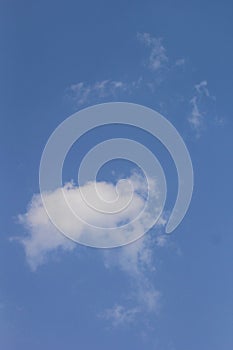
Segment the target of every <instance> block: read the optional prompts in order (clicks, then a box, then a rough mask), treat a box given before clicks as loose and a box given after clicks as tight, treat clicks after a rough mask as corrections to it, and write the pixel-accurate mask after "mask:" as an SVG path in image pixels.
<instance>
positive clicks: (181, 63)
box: [175, 58, 186, 67]
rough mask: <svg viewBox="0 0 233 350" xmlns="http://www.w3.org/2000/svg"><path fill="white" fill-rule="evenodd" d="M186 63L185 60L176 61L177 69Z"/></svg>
mask: <svg viewBox="0 0 233 350" xmlns="http://www.w3.org/2000/svg"><path fill="white" fill-rule="evenodd" d="M185 63H186V61H185V59H184V58H179V59H178V60H176V61H175V66H176V67H181V66H184V65H185Z"/></svg>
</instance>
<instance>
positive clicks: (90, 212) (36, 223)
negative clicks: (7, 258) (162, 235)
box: [19, 174, 159, 270]
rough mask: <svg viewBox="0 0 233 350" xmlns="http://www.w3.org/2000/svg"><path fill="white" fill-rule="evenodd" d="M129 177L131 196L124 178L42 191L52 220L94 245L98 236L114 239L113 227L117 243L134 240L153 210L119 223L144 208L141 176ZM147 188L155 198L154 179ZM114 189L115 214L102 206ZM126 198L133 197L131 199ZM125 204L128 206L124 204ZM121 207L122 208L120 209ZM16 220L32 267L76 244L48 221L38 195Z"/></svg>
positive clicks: (73, 236) (143, 185) (143, 190)
mask: <svg viewBox="0 0 233 350" xmlns="http://www.w3.org/2000/svg"><path fill="white" fill-rule="evenodd" d="M128 180H129V181H130V182H131V185H132V186H133V188H134V192H133V197H132V198H131V195H132V193H129V183H127V182H126V181H121V182H119V183H118V184H116V185H113V184H111V183H106V182H97V183H96V182H88V183H87V184H86V185H84V186H83V187H77V186H75V185H74V184H72V183H69V184H66V185H65V186H64V187H63V188H59V189H57V190H55V191H53V192H51V193H46V194H44V198H45V200H46V204H47V206H48V207H49V212H50V214H51V215H52V218H53V222H55V224H56V226H57V227H59V228H61V229H62V231H63V232H66V233H67V232H68V233H69V237H72V238H73V239H74V240H78V241H79V240H80V239H82V238H83V237H85V238H86V237H88V238H89V240H91V241H92V242H93V244H94V245H95V242H97V243H98V244H99V242H101V239H104V240H106V239H109V242H111V240H112V239H113V236H112V228H117V233H118V235H117V236H115V237H117V240H119V242H120V243H124V240H125V239H128V238H129V237H130V238H132V239H130V240H133V239H135V237H138V230H139V229H140V230H144V229H145V231H146V228H147V225H148V222H150V220H153V218H154V215H155V213H154V212H153V213H150V212H148V211H146V210H145V211H144V212H143V214H142V215H141V219H140V220H138V221H136V220H135V221H133V222H132V223H130V224H129V225H126V226H121V225H122V223H128V222H131V221H132V220H133V219H135V218H136V216H137V215H138V214H139V213H140V212H141V210H142V209H143V208H144V205H145V201H146V197H145V193H146V192H145V191H146V187H145V182H144V178H141V177H140V176H137V175H136V174H134V175H132V176H131V177H130V178H129V179H128ZM149 187H150V191H151V194H152V196H153V193H154V196H155V197H156V195H157V194H156V191H157V190H156V187H155V182H154V180H151V181H149ZM96 189H97V192H98V193H99V194H100V195H101V198H104V199H105V200H107V201H108V202H105V201H102V200H101V201H100V200H99V198H98V196H97V194H96V193H97V192H96ZM117 190H118V193H119V194H120V196H119V198H118V200H116V201H115V202H113V203H112V204H113V206H111V210H113V211H116V213H114V214H109V213H106V208H105V206H106V207H108V206H109V201H114V199H116V194H117ZM81 191H82V193H81ZM153 191H154V192H153ZM83 194H85V197H86V198H88V200H89V202H90V203H91V204H92V205H93V206H94V207H95V208H96V207H97V206H99V205H100V204H102V203H103V207H99V208H100V209H101V210H102V209H103V211H104V212H98V211H96V210H95V209H93V208H91V207H90V206H89V205H88V204H87V203H86V202H85V201H84V199H83ZM64 195H65V197H66V199H67V201H68V203H69V205H70V207H71V208H72V210H73V211H74V213H75V214H76V215H78V217H79V218H77V216H75V215H74V213H73V212H72V211H71V210H70V208H69V207H68V206H67V205H66V201H64ZM129 198H131V199H132V200H131V201H130V202H129ZM128 202H129V203H128ZM127 203H128V205H127V206H126V207H125V204H127ZM124 207H125V209H124V210H120V209H121V208H124ZM158 210H159V208H158ZM19 221H20V223H21V224H23V225H24V227H25V228H26V230H27V235H26V236H24V237H22V238H19V241H20V242H21V243H22V244H23V246H24V248H25V252H26V257H27V260H28V262H29V264H30V266H31V268H32V269H33V270H35V269H36V268H37V267H38V266H39V265H41V264H43V263H44V262H45V261H46V259H47V257H48V255H49V254H50V253H51V252H52V251H54V250H57V249H62V250H65V251H70V250H72V249H74V247H75V244H74V243H73V242H72V241H71V240H69V239H67V238H66V237H65V236H64V235H62V234H61V233H60V232H59V231H58V230H57V229H56V227H55V226H54V225H53V224H52V223H51V221H50V219H49V217H48V215H47V213H46V211H45V209H44V207H43V204H42V200H41V196H40V195H34V196H33V198H32V201H31V203H30V205H29V207H28V210H27V212H26V213H25V214H23V215H19ZM86 223H88V225H87V224H86ZM120 226H121V227H120ZM96 227H102V228H103V229H100V230H99V229H96ZM106 237H107V238H106ZM136 247H137V242H136V245H135V247H134V248H132V247H131V248H129V254H130V249H134V250H135V249H136ZM134 254H135V253H132V256H131V259H133V255H134ZM144 260H145V257H144Z"/></svg>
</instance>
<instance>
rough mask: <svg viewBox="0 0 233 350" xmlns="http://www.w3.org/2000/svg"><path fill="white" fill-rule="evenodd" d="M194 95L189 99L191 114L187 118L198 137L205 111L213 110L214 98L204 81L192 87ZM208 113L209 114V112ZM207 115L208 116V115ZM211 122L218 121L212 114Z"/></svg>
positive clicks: (202, 125)
mask: <svg viewBox="0 0 233 350" xmlns="http://www.w3.org/2000/svg"><path fill="white" fill-rule="evenodd" d="M194 91H195V94H194V96H193V97H192V98H191V99H190V105H191V113H190V116H189V118H188V121H189V124H190V125H191V127H192V128H193V129H194V130H195V132H196V136H197V137H199V136H200V132H201V130H202V129H203V128H204V124H205V117H206V114H207V113H206V110H210V111H211V109H213V108H211V107H212V106H211V104H213V103H214V102H215V100H216V99H215V96H212V95H211V94H210V92H209V89H208V83H207V81H206V80H203V81H201V82H200V83H199V84H196V85H195V86H194ZM209 113H210V112H209ZM209 113H208V114H209ZM212 114H213V115H212V117H211V118H212V121H213V122H214V121H215V120H218V118H217V117H216V116H214V112H212Z"/></svg>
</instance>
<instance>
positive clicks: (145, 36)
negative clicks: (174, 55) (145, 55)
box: [137, 33, 168, 71]
mask: <svg viewBox="0 0 233 350" xmlns="http://www.w3.org/2000/svg"><path fill="white" fill-rule="evenodd" d="M137 38H138V39H139V40H140V41H141V42H142V43H143V44H144V45H145V46H146V47H148V48H149V50H150V54H149V59H148V68H150V69H151V70H152V71H158V70H160V69H161V68H164V67H165V66H166V64H167V63H168V57H167V53H166V49H165V47H164V46H163V44H162V39H161V38H155V37H153V36H151V35H150V34H149V33H138V34H137Z"/></svg>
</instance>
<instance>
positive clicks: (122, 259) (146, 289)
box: [101, 219, 166, 326]
mask: <svg viewBox="0 0 233 350" xmlns="http://www.w3.org/2000/svg"><path fill="white" fill-rule="evenodd" d="M165 224H166V220H164V219H162V220H160V221H159V222H158V223H157V225H156V228H155V230H156V231H157V232H156V234H155V236H154V235H153V236H152V234H147V235H146V236H144V237H142V238H140V239H139V240H137V241H135V242H133V243H131V244H128V245H127V246H124V247H121V248H119V249H118V250H117V251H115V252H113V251H111V252H110V251H107V252H104V260H105V267H106V268H107V269H115V268H117V269H119V270H120V271H122V272H123V273H125V274H126V275H127V276H128V280H129V284H130V290H131V292H129V295H127V296H126V299H127V301H126V303H125V304H124V305H123V304H122V303H119V304H117V305H115V306H114V307H112V308H108V309H106V310H105V311H104V312H103V313H101V316H102V318H105V319H106V320H108V321H109V320H110V321H112V325H113V326H120V325H122V324H124V323H133V322H135V321H136V320H137V319H138V317H140V319H141V318H142V317H143V316H145V317H147V316H148V314H150V313H158V311H159V310H160V299H161V293H160V291H159V290H157V288H156V287H155V286H154V285H153V283H152V282H151V278H150V276H151V275H154V274H155V272H156V267H155V265H154V259H153V254H154V250H155V247H156V246H157V247H162V246H164V245H165V243H163V244H160V241H158V237H160V236H161V229H162V227H164V226H165ZM129 304H130V306H129Z"/></svg>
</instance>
